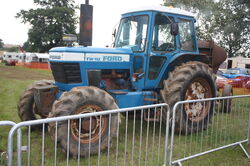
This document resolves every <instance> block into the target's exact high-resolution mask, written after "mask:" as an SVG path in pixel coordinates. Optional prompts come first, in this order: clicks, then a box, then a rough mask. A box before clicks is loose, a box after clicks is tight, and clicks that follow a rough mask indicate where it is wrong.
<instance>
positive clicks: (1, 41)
mask: <svg viewBox="0 0 250 166" xmlns="http://www.w3.org/2000/svg"><path fill="white" fill-rule="evenodd" d="M3 46H4V43H3V40H2V39H0V48H3Z"/></svg>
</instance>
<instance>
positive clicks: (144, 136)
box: [0, 95, 250, 166]
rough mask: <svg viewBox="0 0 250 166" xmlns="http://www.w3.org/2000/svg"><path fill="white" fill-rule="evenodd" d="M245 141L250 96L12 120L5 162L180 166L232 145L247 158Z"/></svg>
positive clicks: (249, 134) (249, 125) (248, 136)
mask: <svg viewBox="0 0 250 166" xmlns="http://www.w3.org/2000/svg"><path fill="white" fill-rule="evenodd" d="M195 110H196V111H195ZM197 110H200V111H198V112H197ZM120 114H121V116H120ZM170 114H171V118H170ZM119 117H120V118H119ZM200 117H202V119H203V120H200ZM144 120H147V121H144ZM151 120H152V121H151ZM82 122H83V123H82ZM0 124H1V123H0ZM86 126H87V127H86ZM104 126H106V127H104ZM35 128H36V129H37V128H38V129H39V130H33V129H35ZM47 129H49V132H48V130H47ZM21 130H22V133H21ZM31 131H32V132H31ZM16 132H17V136H18V137H17V147H16V148H17V149H16V150H15V146H14V145H13V144H14V135H15V133H16ZM51 137H52V139H51ZM89 140H91V141H89ZM249 140H250V95H245V96H230V97H219V98H210V99H202V100H192V101H191V100H190V101H180V102H177V103H176V104H175V106H174V108H173V110H172V111H170V110H169V107H168V105H167V104H156V105H150V106H141V107H134V108H126V109H118V110H109V111H102V112H94V113H86V114H80V115H79V114H78V115H72V116H64V117H57V118H48V119H41V120H35V121H26V122H21V123H18V124H15V125H14V126H13V127H12V129H11V130H10V132H9V136H8V166H12V165H18V166H20V165H28V166H30V165H35V164H38V165H42V166H44V165H54V166H56V165H98V166H99V165H115V166H118V165H124V166H125V165H136V166H137V165H139V166H140V165H150V166H152V165H169V166H170V165H174V164H179V165H182V163H183V162H185V161H187V160H189V159H193V158H195V157H199V156H202V155H205V154H208V153H211V152H214V151H218V150H220V149H224V148H227V147H231V146H235V145H239V146H240V147H241V148H242V150H243V152H244V153H245V154H246V156H247V157H248V158H250V157H249V154H248V153H247V151H246V150H245V148H244V146H243V145H242V144H243V143H245V142H247V141H249ZM15 151H17V153H15ZM191 162H192V161H191ZM191 165H193V164H192V163H191ZM196 165H197V164H196Z"/></svg>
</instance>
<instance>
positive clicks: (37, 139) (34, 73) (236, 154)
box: [0, 64, 250, 166]
mask: <svg viewBox="0 0 250 166" xmlns="http://www.w3.org/2000/svg"><path fill="white" fill-rule="evenodd" d="M40 79H52V76H51V72H49V71H44V70H34V69H27V68H22V67H13V66H4V65H3V64H0V121H1V120H11V121H14V122H20V120H19V117H18V115H17V107H16V105H17V101H18V99H19V95H20V93H21V92H22V91H23V90H24V89H25V87H27V86H28V85H29V84H31V83H32V82H33V81H34V80H40ZM240 93H244V94H246V93H248V92H246V91H245V90H243V89H241V90H239V89H237V94H240ZM241 105H243V106H244V109H249V108H250V106H249V103H242V104H241ZM231 115H234V114H231ZM236 115H237V114H235V116H234V117H237V116H236ZM244 116H247V115H245V114H242V117H241V118H244ZM216 118H217V119H216ZM216 118H215V120H214V121H215V123H213V125H214V126H217V124H218V123H219V122H220V120H221V118H222V114H218V115H216ZM225 118H227V119H228V120H227V121H226V123H230V120H231V121H232V124H239V126H236V125H232V126H231V127H232V130H231V131H230V130H229V129H225V128H223V127H221V128H220V131H219V132H221V133H225V132H228V133H229V134H227V135H226V137H227V138H224V137H225V136H224V135H223V138H224V139H221V140H222V142H220V141H218V142H216V143H218V144H224V143H225V142H223V141H229V142H230V140H231V139H234V138H237V135H238V134H239V133H240V135H244V134H245V133H243V132H245V131H246V129H242V123H240V121H237V120H235V119H232V118H231V119H230V115H227V116H225ZM241 118H237V119H238V120H241ZM140 125H141V121H136V123H135V126H136V130H135V146H134V147H135V152H134V156H132V141H131V138H132V135H133V131H132V126H133V120H128V136H127V138H128V141H127V146H126V147H125V146H124V144H125V134H124V133H125V130H126V126H125V119H124V117H122V123H121V126H120V130H119V131H120V132H119V140H118V141H119V142H118V143H119V152H120V153H119V155H118V161H119V165H124V160H123V158H124V155H126V158H127V160H126V165H132V161H131V160H132V157H133V159H134V160H136V159H138V156H139V151H138V148H139V146H140V135H139V133H140V131H139V129H140V128H139V126H140ZM211 125H212V124H211ZM222 125H223V124H222ZM153 126H154V123H150V124H149V128H148V133H150V136H149V139H148V140H146V134H147V123H146V122H143V130H142V133H143V134H142V138H143V139H142V142H141V145H142V147H145V146H146V145H147V144H148V147H152V148H150V149H149V151H148V152H147V155H146V152H145V149H144V150H142V152H141V158H142V159H143V160H142V162H141V165H149V166H150V165H157V164H156V163H158V162H157V159H158V151H157V150H158V142H157V141H155V144H153V143H154V140H153V139H152V137H151V136H152V134H153V133H155V140H159V138H160V140H161V141H160V144H159V146H160V151H159V152H160V153H159V159H160V160H163V154H164V147H163V146H164V138H165V137H164V134H163V133H164V132H165V129H164V127H162V130H161V133H162V134H161V135H160V136H159V132H160V130H159V123H156V124H155V126H156V127H155V129H156V130H154V129H153ZM9 129H10V128H9V127H0V153H1V152H3V151H6V147H7V135H8V131H9ZM22 131H23V134H24V139H23V144H24V145H26V144H27V139H26V137H25V136H27V129H26V128H24V129H23V130H22ZM212 132H213V131H212V130H211V129H209V130H207V131H205V133H204V136H206V137H207V138H206V140H215V138H214V135H206V133H212ZM238 132H239V133H238ZM201 134H202V133H197V134H196V135H195V134H194V135H193V136H188V137H183V136H181V137H178V135H176V136H175V139H176V141H175V143H176V144H175V146H176V151H175V152H174V158H177V157H178V156H179V153H183V151H184V150H183V149H184V148H185V146H186V145H188V146H190V147H189V148H186V149H187V151H188V152H190V153H192V151H193V150H194V149H193V148H195V147H199V145H200V144H202V143H203V141H204V140H205V139H204V140H201V139H199V138H203V137H201ZM192 137H193V139H192ZM194 138H198V139H194ZM204 138H205V137H204ZM216 139H217V138H216ZM146 141H148V142H146ZM41 142H42V141H41V132H39V131H33V132H32V134H31V145H32V153H31V154H32V155H31V159H32V160H31V165H41V164H40V163H41ZM226 143H227V142H226ZM112 144H114V145H116V139H114V140H113V141H112ZM204 145H206V148H208V149H209V148H211V147H214V146H215V144H214V141H213V143H212V144H209V142H204ZM244 146H245V147H247V145H244ZM53 147H54V142H53V141H52V140H51V138H50V136H49V135H48V133H47V132H46V135H45V165H53V164H54V148H53ZM177 147H178V148H177ZM125 148H126V153H124V152H125ZM247 150H248V152H250V148H249V147H247ZM186 154H188V153H186ZM115 155H116V153H115V148H111V151H110V159H111V160H110V161H109V162H110V165H115V163H114V160H115V157H116V156H115ZM23 156H24V159H23V162H24V163H25V164H23V165H26V163H27V161H26V160H27V152H23ZM65 156H66V155H65V154H64V153H62V152H61V150H60V148H58V156H57V165H66V164H65V163H66V157H65ZM180 156H181V155H180ZM152 158H153V159H154V160H152ZM100 159H101V160H100V163H101V165H107V164H106V163H107V162H108V158H107V151H104V152H102V155H101V158H100ZM90 161H91V165H97V162H98V157H97V156H92V157H91V160H90ZM145 161H147V163H145ZM1 162H2V161H1V160H0V166H1ZM3 165H4V164H3ZM69 165H72V166H74V165H77V160H75V159H73V158H71V159H70V161H69ZM81 165H88V160H87V159H85V158H81ZM134 165H139V163H138V161H135V164H134ZM183 165H188V166H200V165H202V166H215V165H216V166H249V165H250V161H249V159H247V158H246V156H245V155H244V153H243V152H242V150H241V149H240V147H238V146H237V147H233V148H227V149H224V150H220V151H217V152H214V153H211V154H208V155H205V156H203V157H198V158H196V159H193V160H190V161H187V162H183Z"/></svg>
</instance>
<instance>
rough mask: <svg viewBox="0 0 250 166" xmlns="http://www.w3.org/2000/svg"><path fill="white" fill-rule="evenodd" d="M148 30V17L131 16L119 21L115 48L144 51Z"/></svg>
mask: <svg viewBox="0 0 250 166" xmlns="http://www.w3.org/2000/svg"><path fill="white" fill-rule="evenodd" d="M147 29H148V16H131V17H126V18H123V19H122V20H121V23H120V26H119V30H118V33H117V38H116V41H115V47H131V48H132V50H133V51H144V49H145V44H146V36H147Z"/></svg>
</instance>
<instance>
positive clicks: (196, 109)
mask: <svg viewBox="0 0 250 166" xmlns="http://www.w3.org/2000/svg"><path fill="white" fill-rule="evenodd" d="M209 97H212V93H211V88H210V86H209V84H208V82H207V81H206V80H205V79H201V78H199V79H196V80H194V81H193V82H192V83H191V84H190V86H189V87H188V89H187V91H186V94H185V99H186V100H196V99H204V98H209ZM184 109H185V112H186V114H187V116H188V118H189V119H190V120H192V121H195V122H197V121H200V120H202V119H204V117H206V116H207V114H208V112H209V108H208V104H207V102H194V103H187V104H185V106H184Z"/></svg>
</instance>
